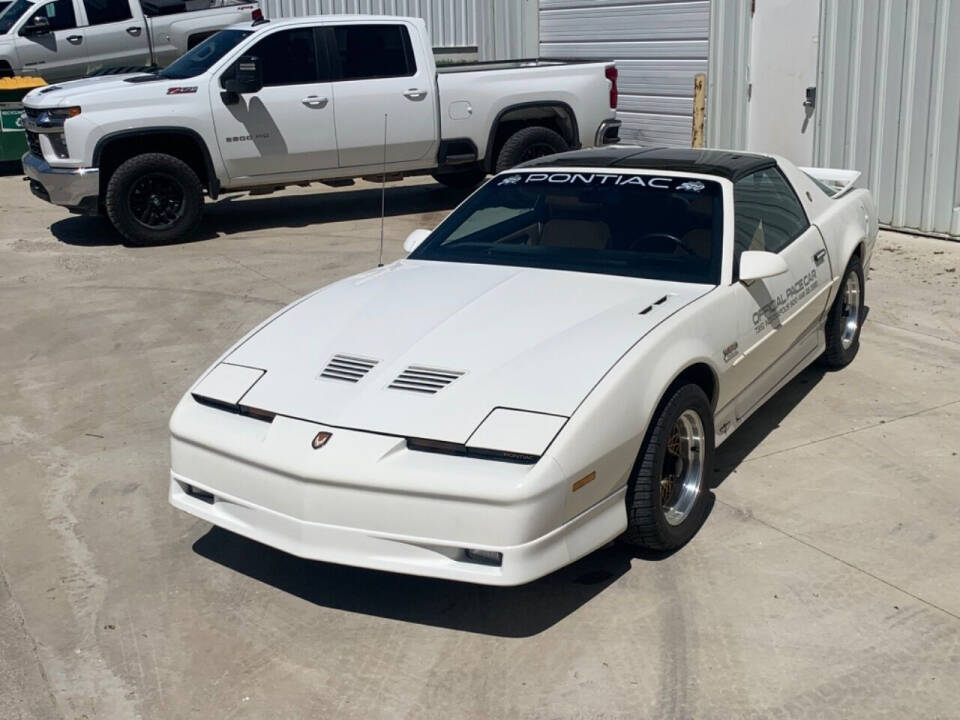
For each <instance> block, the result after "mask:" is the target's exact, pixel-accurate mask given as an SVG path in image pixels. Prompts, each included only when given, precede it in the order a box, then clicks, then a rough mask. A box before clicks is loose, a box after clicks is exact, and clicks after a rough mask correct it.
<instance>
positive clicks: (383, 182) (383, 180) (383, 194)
mask: <svg viewBox="0 0 960 720" xmlns="http://www.w3.org/2000/svg"><path fill="white" fill-rule="evenodd" d="M386 207H387V114H386V113H384V114H383V174H382V175H381V176H380V256H379V257H378V258H377V267H383V217H384V213H385V212H386Z"/></svg>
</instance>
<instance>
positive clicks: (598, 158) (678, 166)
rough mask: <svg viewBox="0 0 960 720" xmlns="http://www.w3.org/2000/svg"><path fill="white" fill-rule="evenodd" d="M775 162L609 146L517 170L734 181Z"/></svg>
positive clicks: (547, 159) (533, 162) (711, 152)
mask: <svg viewBox="0 0 960 720" xmlns="http://www.w3.org/2000/svg"><path fill="white" fill-rule="evenodd" d="M776 164H777V161H776V160H774V159H773V158H771V157H767V156H765V155H753V154H751V153H741V152H734V151H730V150H695V149H692V148H669V147H651V148H639V147H618V146H616V145H614V146H610V147H600V148H591V149H590V150H573V151H572V152H565V153H560V154H558V155H549V156H547V157H543V158H537V159H536V160H531V161H529V162H525V163H523V164H522V165H519V166H518V167H522V168H534V167H549V166H554V167H555V166H558V165H564V166H572V167H597V168H632V169H636V170H676V171H678V172H691V173H699V174H701V175H716V176H719V177H722V178H727V179H728V180H732V181H736V180H739V179H740V178H742V177H744V176H746V175H750V174H751V173H754V172H756V171H757V170H763V169H764V168H768V167H773V166H774V165H776Z"/></svg>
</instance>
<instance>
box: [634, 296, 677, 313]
mask: <svg viewBox="0 0 960 720" xmlns="http://www.w3.org/2000/svg"><path fill="white" fill-rule="evenodd" d="M668 297H670V296H669V295H664V296H663V297H662V298H660V299H659V300H657V301H656V302H653V303H651V304H650V305H647V306H646V307H645V308H644V309H643V310H641V311H640V312H639V313H637V314H638V315H646V314H647V313H648V312H650V311H651V310H653V306H654V305H662V304H663V303H665V302H666V301H667V298H668Z"/></svg>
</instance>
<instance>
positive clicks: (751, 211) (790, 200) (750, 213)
mask: <svg viewBox="0 0 960 720" xmlns="http://www.w3.org/2000/svg"><path fill="white" fill-rule="evenodd" d="M733 210H734V221H733V222H734V265H735V266H739V261H740V253H742V252H743V251H744V250H765V251H767V252H772V253H778V252H780V251H781V250H783V249H784V248H785V247H787V245H789V244H790V243H792V242H793V241H794V240H796V239H797V238H798V237H800V235H802V234H803V232H804V231H805V230H806V229H807V227H808V226H809V225H810V223H808V222H807V216H806V214H805V213H804V212H803V207H801V205H800V201H799V200H797V196H796V194H795V193H794V192H793V189H792V188H791V187H790V185H789V184H788V183H787V181H786V180H785V179H784V177H783V175H781V174H780V171H779V170H777V169H776V168H768V169H766V170H759V171H757V172H755V173H753V174H751V175H748V176H747V177H745V178H742V179H741V180H738V181H737V182H736V183H735V184H734V186H733Z"/></svg>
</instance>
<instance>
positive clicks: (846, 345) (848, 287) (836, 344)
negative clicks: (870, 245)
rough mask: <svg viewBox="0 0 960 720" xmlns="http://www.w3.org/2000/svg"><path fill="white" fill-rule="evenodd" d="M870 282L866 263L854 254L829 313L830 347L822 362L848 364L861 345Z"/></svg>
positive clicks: (836, 366)
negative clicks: (866, 272) (865, 281)
mask: <svg viewBox="0 0 960 720" xmlns="http://www.w3.org/2000/svg"><path fill="white" fill-rule="evenodd" d="M865 297H866V284H865V283H864V281H863V266H862V265H861V263H860V258H859V257H858V256H856V255H854V256H853V257H852V258H850V262H849V263H848V264H847V270H846V272H845V273H844V274H843V280H842V281H841V282H840V289H839V290H837V296H836V297H835V298H834V299H833V304H832V305H831V306H830V310H829V311H828V313H827V327H826V330H825V333H826V342H827V349H826V350H824V351H823V355H821V356H820V364H821V365H823V366H825V367H828V368H834V369H839V368H842V367H846V366H847V365H849V364H850V363H851V362H853V359H854V358H855V357H856V356H857V351H858V350H859V349H860V327H861V326H862V325H863V313H864V307H865V306H864V304H863V302H864V298H865Z"/></svg>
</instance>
